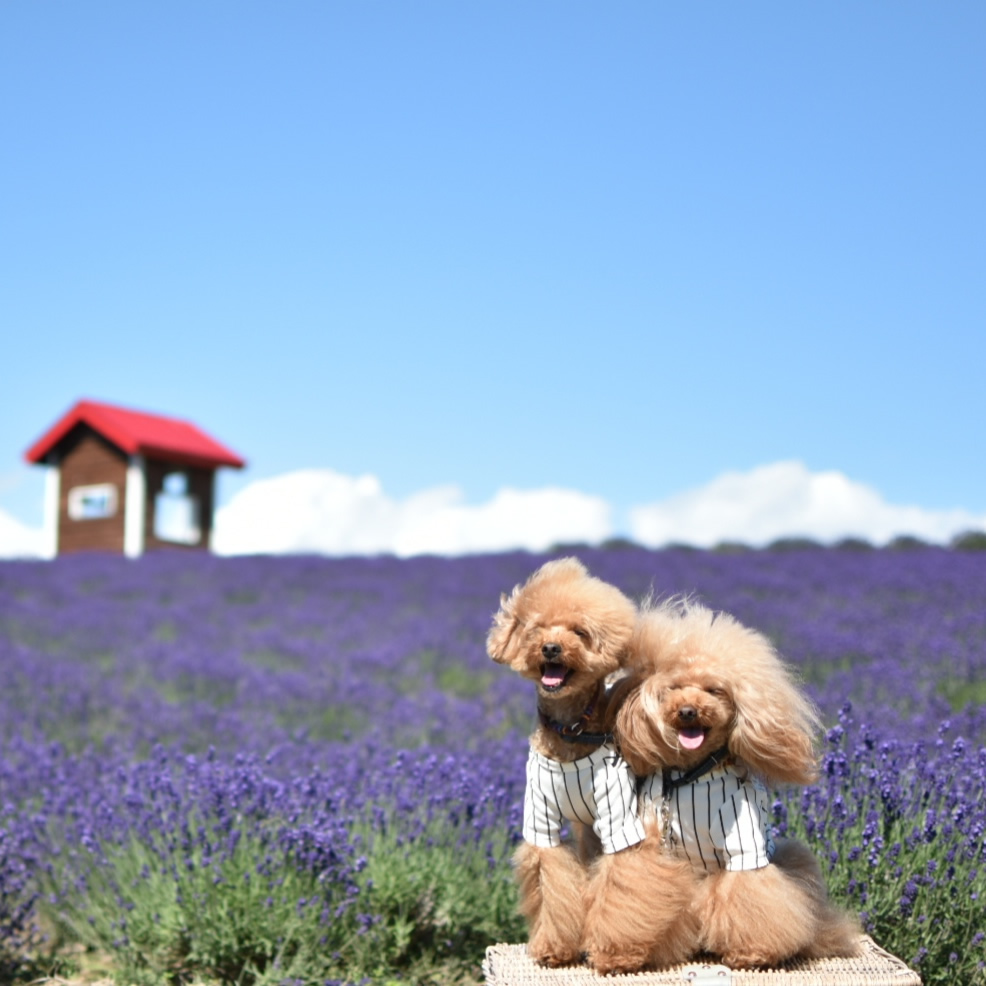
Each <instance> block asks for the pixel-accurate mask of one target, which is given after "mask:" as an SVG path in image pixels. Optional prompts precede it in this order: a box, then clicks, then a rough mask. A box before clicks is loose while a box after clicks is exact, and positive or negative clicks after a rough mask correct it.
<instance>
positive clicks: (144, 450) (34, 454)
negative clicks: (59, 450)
mask: <svg viewBox="0 0 986 986" xmlns="http://www.w3.org/2000/svg"><path fill="white" fill-rule="evenodd" d="M82 424H84V425H88V426H89V427H90V428H92V429H93V431H95V432H98V433H99V434H100V435H102V436H103V438H105V439H107V440H108V441H110V442H112V443H113V444H114V445H116V446H117V447H118V448H120V449H122V450H123V451H124V452H126V453H127V454H128V455H145V456H147V457H148V458H152V459H166V460H168V461H169V462H177V463H181V464H182V465H188V466H205V467H209V468H214V467H216V466H232V467H233V468H234V469H241V468H242V467H243V466H245V465H246V462H245V460H243V459H241V458H240V457H239V456H238V455H237V454H236V453H235V452H232V451H230V450H229V449H228V448H226V446H225V445H220V443H219V442H217V441H216V440H215V439H214V438H210V437H209V436H208V435H207V434H206V433H205V432H204V431H202V430H201V429H200V428H198V427H196V426H195V425H193V424H192V423H191V422H190V421H180V420H179V419H178V418H166V417H164V416H163V415H160V414H146V413H145V412H143V411H130V410H127V409H126V408H122V407H115V406H114V405H112V404H100V403H98V402H96V401H79V403H78V404H76V405H75V407H73V408H72V409H71V410H70V411H69V412H68V413H67V414H66V415H65V416H64V417H62V418H61V419H60V420H59V421H57V422H56V423H55V424H54V425H53V426H52V427H51V428H50V429H49V430H48V431H47V432H46V433H45V434H44V435H43V436H42V437H41V438H39V439H38V441H36V442H35V443H34V444H33V445H32V446H31V447H30V448H29V449H28V450H27V451H26V452H25V453H24V457H25V458H26V459H27V460H28V462H43V461H44V458H45V456H46V455H48V453H49V452H51V451H52V450H53V449H54V448H56V446H57V445H58V444H59V443H60V442H61V441H62V440H63V439H64V438H66V437H67V436H68V435H69V433H70V432H71V431H72V429H73V428H75V427H76V426H77V425H82Z"/></svg>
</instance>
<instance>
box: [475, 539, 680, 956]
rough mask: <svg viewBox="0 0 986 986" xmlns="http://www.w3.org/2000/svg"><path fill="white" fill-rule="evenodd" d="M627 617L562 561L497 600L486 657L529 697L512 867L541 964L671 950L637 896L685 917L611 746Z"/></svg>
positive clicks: (622, 605)
mask: <svg viewBox="0 0 986 986" xmlns="http://www.w3.org/2000/svg"><path fill="white" fill-rule="evenodd" d="M635 622H636V607H635V606H634V604H633V603H632V602H631V601H630V600H629V599H628V598H627V597H626V596H625V595H623V593H622V592H620V590H619V589H617V588H616V587H615V586H612V585H610V584H608V583H606V582H603V581H602V580H600V579H598V578H595V577H593V576H591V575H590V574H589V573H588V572H587V570H586V568H585V566H584V565H583V564H582V563H581V562H580V561H579V560H578V559H576V558H562V559H559V560H556V561H551V562H548V563H547V564H545V565H543V566H542V567H541V568H539V569H538V570H537V571H536V572H534V574H533V575H531V576H530V578H529V579H528V580H527V581H526V582H525V583H523V584H522V585H518V586H516V587H515V588H514V590H513V592H512V593H511V594H510V595H509V596H506V595H504V596H502V597H501V600H500V609H499V611H498V612H497V613H496V614H495V615H494V618H493V627H492V629H491V630H490V633H489V636H488V638H487V652H488V653H489V655H490V657H491V658H492V659H493V660H494V661H496V662H497V663H500V664H505V665H507V666H508V667H510V668H512V669H513V670H514V671H516V672H517V673H518V674H520V675H521V676H522V677H524V678H526V679H528V680H529V681H531V682H532V683H533V685H534V689H535V692H536V695H537V724H536V726H535V729H534V732H533V734H532V735H531V746H530V753H529V757H528V763H527V787H526V791H525V798H524V828H523V837H524V841H523V842H522V843H521V845H520V846H519V847H518V849H517V851H516V853H515V856H514V868H515V874H516V878H517V882H518V887H519V891H520V910H521V913H522V914H523V915H524V917H525V918H526V919H527V923H528V931H529V934H528V952H529V954H530V955H531V957H532V958H533V959H534V960H535V961H536V962H538V963H540V964H542V965H547V966H559V965H567V964H570V963H573V962H577V961H579V960H580V959H581V957H582V955H583V953H588V959H589V962H590V964H592V965H593V966H594V967H595V968H596V969H597V970H598V971H600V972H613V971H630V970H632V969H634V968H640V967H641V966H642V965H643V963H644V961H645V960H646V958H647V957H648V956H650V955H651V953H652V952H654V950H655V942H656V941H657V939H661V945H660V948H661V949H662V950H663V951H664V952H668V953H669V954H670V953H672V952H673V948H674V945H673V942H672V943H671V944H665V939H669V938H670V937H671V936H668V935H665V934H664V924H658V923H657V922H658V918H657V917H655V918H653V919H652V918H651V913H652V909H650V908H640V907H639V901H640V899H641V895H642V894H648V895H652V896H653V897H655V898H657V899H659V900H660V901H661V904H660V906H659V907H658V908H656V911H658V912H660V911H661V910H662V909H663V908H667V909H668V910H669V912H670V911H673V913H674V914H675V916H676V917H677V916H679V915H680V914H681V912H682V910H684V909H686V908H687V901H688V894H689V892H690V889H691V887H690V880H689V881H688V882H687V883H686V881H685V880H679V881H678V885H679V886H680V892H679V894H678V896H677V897H675V895H674V893H673V892H672V890H671V889H670V887H671V881H669V880H667V878H666V876H665V872H666V871H667V870H668V869H669V868H670V869H671V870H674V871H677V870H678V869H679V868H680V867H681V864H680V863H678V862H676V861H673V860H671V859H669V857H667V856H666V855H665V854H663V853H662V852H661V848H660V844H659V841H658V840H655V839H650V840H645V831H644V825H643V823H642V822H641V820H640V818H639V817H638V804H637V792H636V778H635V777H634V776H633V775H632V773H631V772H630V769H629V767H628V766H627V764H626V761H625V760H624V759H623V758H622V757H621V756H620V755H619V753H618V752H617V750H616V748H615V746H614V744H613V736H612V728H613V716H614V714H615V709H616V705H617V704H618V700H619V695H620V694H621V688H620V683H619V682H618V681H615V680H614V679H618V678H619V674H618V673H619V672H620V670H621V668H622V667H623V665H624V661H625V657H626V648H627V644H628V643H629V641H630V638H631V635H632V633H633V628H634V625H635ZM566 823H567V825H568V826H569V827H570V829H571V832H572V835H573V840H571V841H566V840H564V839H563V830H564V828H565V827H566ZM572 842H574V845H573V844H572ZM666 884H667V889H666V887H665V885H666ZM690 947H691V941H689V943H688V945H686V946H682V947H681V951H682V955H683V954H684V952H685V950H686V949H687V948H690ZM677 957H678V956H677V955H675V954H670V958H669V961H674V960H675V959H676V958H677Z"/></svg>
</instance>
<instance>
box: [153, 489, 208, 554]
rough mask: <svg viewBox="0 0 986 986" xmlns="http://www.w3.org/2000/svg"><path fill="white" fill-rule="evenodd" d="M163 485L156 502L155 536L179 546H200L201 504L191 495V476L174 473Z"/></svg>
mask: <svg viewBox="0 0 986 986" xmlns="http://www.w3.org/2000/svg"><path fill="white" fill-rule="evenodd" d="M161 485H162V490H161V492H160V493H158V494H157V496H155V498H154V536H155V537H156V538H158V539H159V540H161V541H174V542H176V543H177V544H198V543H199V539H200V538H201V536H202V531H201V528H200V527H199V501H198V500H197V499H196V498H195V497H194V496H190V495H189V493H188V476H186V475H185V473H183V472H171V473H168V474H167V475H166V476H165V477H164V481H163V483H162V484H161Z"/></svg>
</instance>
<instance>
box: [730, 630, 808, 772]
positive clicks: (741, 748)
mask: <svg viewBox="0 0 986 986" xmlns="http://www.w3.org/2000/svg"><path fill="white" fill-rule="evenodd" d="M746 635H747V639H746V641H745V642H744V650H746V654H744V655H743V658H742V660H741V661H740V662H738V663H737V667H738V669H740V670H738V673H737V676H736V680H735V681H734V682H733V687H732V689H731V691H732V697H733V702H734V704H735V706H736V720H735V723H734V725H733V731H732V735H731V736H730V739H729V749H730V750H731V751H732V753H733V754H734V755H735V756H737V757H739V758H740V759H741V760H743V761H744V763H746V764H748V765H749V766H750V767H751V768H752V769H753V770H754V771H756V772H757V773H759V774H762V775H763V776H764V777H765V778H766V779H768V780H771V781H775V782H779V783H783V784H811V783H812V782H814V781H815V780H817V778H818V759H817V754H816V751H815V737H816V736H817V735H818V733H819V730H820V727H821V722H820V718H819V715H818V710H817V709H816V708H815V706H814V704H813V703H812V701H811V700H810V699H809V698H808V696H807V695H805V694H804V692H803V691H802V690H801V688H800V686H799V684H798V682H797V681H796V680H795V678H794V675H793V673H792V672H791V670H790V669H789V668H788V667H787V666H786V665H785V664H784V662H783V661H782V660H781V659H780V658H779V657H778V656H777V654H776V652H775V651H774V649H773V647H772V646H771V644H770V643H769V641H767V639H766V638H765V637H763V636H762V635H761V634H759V633H756V632H755V631H753V630H747V631H746Z"/></svg>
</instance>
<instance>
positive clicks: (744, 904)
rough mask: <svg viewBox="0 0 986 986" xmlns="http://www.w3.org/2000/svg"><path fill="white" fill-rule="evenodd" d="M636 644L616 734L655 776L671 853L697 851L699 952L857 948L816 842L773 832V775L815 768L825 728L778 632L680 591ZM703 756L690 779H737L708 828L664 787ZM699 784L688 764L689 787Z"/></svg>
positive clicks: (707, 798)
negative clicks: (674, 810)
mask: <svg viewBox="0 0 986 986" xmlns="http://www.w3.org/2000/svg"><path fill="white" fill-rule="evenodd" d="M630 651H631V654H632V661H633V662H634V664H635V665H636V666H637V667H638V669H639V673H640V679H639V682H638V684H637V686H636V687H635V688H634V689H633V690H632V691H631V693H630V694H629V696H628V697H627V698H626V700H625V701H624V702H623V704H622V706H621V708H620V710H619V712H618V714H617V721H616V728H615V732H616V737H617V742H618V744H619V747H620V750H621V752H622V753H623V756H624V757H625V758H626V760H627V761H628V762H629V764H630V766H631V767H632V768H633V770H634V772H635V773H636V774H637V775H638V776H640V777H641V778H646V780H644V781H643V789H644V792H645V794H644V802H645V803H646V802H647V796H646V792H647V790H648V788H649V790H650V792H651V804H652V807H653V812H654V823H653V824H657V818H658V817H659V816H660V817H661V826H660V827H661V829H662V831H661V838H662V839H663V841H664V845H665V850H666V852H668V853H669V854H670V855H672V856H674V857H675V858H678V859H680V860H682V861H684V860H685V859H686V858H687V859H688V860H689V869H690V870H691V874H692V876H691V889H692V892H691V897H692V904H691V911H692V913H693V914H694V915H695V917H696V918H697V922H698V926H699V928H700V939H699V948H700V950H702V951H707V952H711V953H714V954H716V955H718V956H720V958H721V959H722V961H723V962H724V963H725V964H727V965H729V966H732V967H734V968H750V967H758V966H774V965H777V964H778V963H781V962H783V961H785V960H786V959H789V958H792V957H794V956H803V957H823V956H832V957H834V956H848V955H854V954H857V952H858V937H859V926H858V923H857V922H856V921H855V920H854V919H853V918H851V917H849V916H848V915H846V914H844V913H843V912H841V911H840V910H838V909H837V908H836V907H834V906H833V905H832V904H831V903H830V901H829V899H828V895H827V892H826V889H825V886H824V882H823V880H822V875H821V870H820V868H819V866H818V863H817V862H816V860H815V859H814V856H813V854H812V853H811V852H810V850H808V849H807V847H805V846H803V845H801V844H800V843H798V842H795V841H793V840H784V839H778V840H776V844H775V842H774V840H772V839H771V838H770V835H769V831H768V826H767V819H766V802H765V797H766V793H765V790H764V787H763V784H774V785H776V784H809V783H811V782H812V781H813V780H815V779H816V777H817V764H816V754H815V749H814V738H815V736H816V734H817V732H818V729H819V718H818V713H817V711H816V710H815V708H814V706H813V705H812V703H811V702H810V700H809V699H808V698H807V696H806V695H805V694H804V693H803V691H802V690H801V689H800V688H799V687H798V685H797V683H796V681H795V679H794V677H793V675H792V674H791V672H790V670H789V668H788V667H787V666H786V665H785V664H784V663H783V662H782V661H781V659H780V658H779V657H778V655H777V653H776V652H775V650H774V648H773V647H772V646H771V644H770V642H769V641H768V640H767V639H766V638H765V637H764V636H763V635H762V634H759V633H757V632H756V631H754V630H752V629H749V628H747V627H745V626H743V625H742V624H740V623H739V622H738V621H737V620H735V619H734V618H733V617H731V616H729V615H728V614H724V613H713V612H712V611H710V610H708V609H706V608H705V607H703V606H701V605H698V604H695V603H691V602H687V601H681V600H676V601H669V602H665V603H661V604H649V605H647V606H645V607H644V609H643V610H642V612H641V614H640V617H639V620H638V623H637V626H636V629H635V632H634V635H633V638H632V640H631V643H630ZM713 754H715V756H714V757H712V758H711V759H710V755H713ZM702 767H704V768H706V773H705V778H706V779H705V780H704V781H703V780H700V779H699V778H696V779H695V780H693V781H691V782H690V783H691V784H692V785H698V784H700V783H704V784H706V785H707V787H706V788H705V789H704V790H705V791H712V790H713V788H718V787H721V789H722V791H723V792H726V791H727V790H730V791H731V790H733V787H730V788H728V789H727V786H726V785H727V784H729V785H734V786H735V790H736V801H735V802H734V801H732V800H729V801H728V802H724V804H728V808H726V807H724V808H723V809H722V814H721V815H719V816H716V818H715V821H713V811H712V808H709V809H708V812H709V814H708V827H707V831H705V830H703V831H705V834H700V832H699V829H700V827H701V825H702V824H704V823H703V822H701V821H700V822H699V823H698V824H697V825H696V826H695V827H694V831H693V830H692V823H691V822H690V821H689V820H688V819H687V818H686V817H685V812H682V816H681V818H679V819H677V820H675V819H674V818H673V816H672V815H671V813H670V812H671V809H670V807H669V806H670V805H671V798H670V795H668V797H664V796H662V794H663V793H666V792H670V791H671V790H672V787H673V785H674V784H677V783H681V782H679V781H678V778H681V777H682V775H686V774H687V773H688V772H689V771H692V770H693V769H701V768H702ZM758 779H759V781H760V782H762V783H761V784H760V786H759V787H758V786H757V782H758ZM688 784H689V780H688V777H687V776H686V777H684V783H683V788H682V789H683V790H684V789H685V788H687V787H688ZM692 790H693V791H694V790H696V789H694V788H693V789H692ZM686 795H687V796H688V797H691V798H693V802H692V803H694V804H696V805H697V804H703V805H707V804H711V803H712V797H711V795H709V794H706V793H703V794H702V795H701V797H702V798H703V799H704V800H703V801H700V796H699V794H695V793H690V792H688V791H686ZM724 797H725V795H724ZM737 806H738V807H737ZM700 813H701V812H700ZM700 813H699V814H700ZM741 818H743V819H744V821H742V822H741V821H740V819H741ZM741 825H744V826H749V830H748V831H749V832H756V833H757V836H756V838H757V839H759V840H760V842H759V845H758V846H757V850H756V851H757V852H758V853H759V855H757V856H756V858H755V859H754V858H752V857H751V856H750V849H749V846H750V842H751V839H749V838H748V839H747V848H746V849H745V850H744V853H745V855H740V854H738V852H737V850H736V839H737V836H736V831H737V830H738V828H739V827H740V826H741ZM727 833H731V834H727ZM745 834H746V833H745V832H744V835H745ZM703 840H704V847H703ZM754 841H755V840H754Z"/></svg>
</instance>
